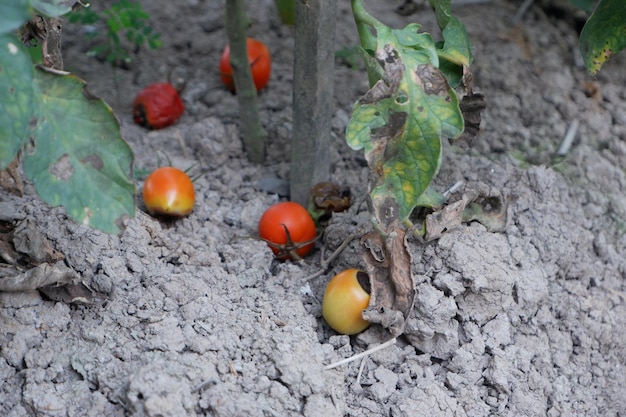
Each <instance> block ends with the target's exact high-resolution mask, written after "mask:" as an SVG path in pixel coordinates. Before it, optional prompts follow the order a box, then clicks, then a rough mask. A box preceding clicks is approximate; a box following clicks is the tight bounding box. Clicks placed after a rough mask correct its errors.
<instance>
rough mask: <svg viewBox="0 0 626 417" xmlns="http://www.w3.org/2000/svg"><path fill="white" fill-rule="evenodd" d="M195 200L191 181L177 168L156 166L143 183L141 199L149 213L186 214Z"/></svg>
mask: <svg viewBox="0 0 626 417" xmlns="http://www.w3.org/2000/svg"><path fill="white" fill-rule="evenodd" d="M195 200H196V196H195V192H194V189H193V182H191V179H190V178H189V176H188V175H187V174H185V173H184V172H183V171H181V170H180V169H178V168H174V167H161V168H157V169H156V170H154V171H153V172H152V173H151V174H150V175H148V178H146V182H145V183H144V185H143V201H144V203H145V204H146V208H147V209H148V211H149V212H150V213H151V214H164V215H168V216H175V217H182V216H186V215H187V214H189V213H191V210H193V205H194V203H195Z"/></svg>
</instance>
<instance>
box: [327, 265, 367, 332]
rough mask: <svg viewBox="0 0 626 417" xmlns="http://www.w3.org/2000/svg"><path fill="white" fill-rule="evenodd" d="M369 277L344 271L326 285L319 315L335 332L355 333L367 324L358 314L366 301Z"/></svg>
mask: <svg viewBox="0 0 626 417" xmlns="http://www.w3.org/2000/svg"><path fill="white" fill-rule="evenodd" d="M369 288H370V285H369V277H368V275H367V274H366V273H365V272H362V271H359V270H357V269H347V270H345V271H343V272H340V273H339V274H337V275H335V276H334V277H333V278H332V279H331V280H330V281H329V282H328V285H327V286H326V291H324V300H323V301H322V316H324V320H326V323H328V325H329V326H330V327H332V328H333V330H335V331H336V332H337V333H341V334H347V335H352V334H357V333H360V332H362V331H363V330H365V329H367V328H368V327H369V325H370V323H369V322H368V321H366V320H364V319H363V316H362V312H363V310H364V309H366V308H367V306H368V305H369V302H370V293H369V291H370V290H369Z"/></svg>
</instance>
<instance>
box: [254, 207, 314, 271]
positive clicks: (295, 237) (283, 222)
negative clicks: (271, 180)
mask: <svg viewBox="0 0 626 417" xmlns="http://www.w3.org/2000/svg"><path fill="white" fill-rule="evenodd" d="M285 227H287V229H288V230H289V235H290V237H291V242H292V243H294V244H298V243H303V242H307V241H309V240H313V239H314V238H315V236H316V230H315V222H314V221H313V218H312V217H311V215H310V214H309V212H308V211H306V209H305V208H304V207H302V206H301V205H300V204H298V203H294V202H291V201H286V202H282V203H276V204H274V205H273V206H271V207H270V208H268V209H267V210H265V213H263V215H262V216H261V219H260V220H259V236H260V237H261V238H262V239H265V240H267V241H269V242H272V243H274V244H276V245H288V244H289V243H290V242H289V241H288V238H287V234H286V232H285ZM313 246H314V243H310V244H308V245H305V246H302V247H300V248H298V249H296V250H295V252H296V253H297V254H298V256H300V257H303V256H304V255H306V254H307V253H309V252H310V251H311V249H312V248H313ZM270 248H271V249H272V251H273V252H274V254H276V255H279V254H281V251H280V250H279V249H278V248H275V247H272V246H270ZM289 258H291V256H289V255H286V254H282V255H280V256H279V259H289Z"/></svg>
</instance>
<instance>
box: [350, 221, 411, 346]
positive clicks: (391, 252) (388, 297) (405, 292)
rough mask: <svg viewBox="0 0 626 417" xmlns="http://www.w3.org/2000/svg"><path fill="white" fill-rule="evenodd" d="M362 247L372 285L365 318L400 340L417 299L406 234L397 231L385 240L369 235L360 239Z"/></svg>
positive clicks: (364, 312)
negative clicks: (399, 337)
mask: <svg viewBox="0 0 626 417" xmlns="http://www.w3.org/2000/svg"><path fill="white" fill-rule="evenodd" d="M361 244H362V245H363V259H364V261H365V269H366V271H367V273H368V275H369V278H370V286H371V298H370V304H369V306H368V308H367V309H366V310H364V311H363V318H364V319H365V320H368V321H370V322H372V323H378V324H380V325H382V326H383V327H384V328H386V329H388V330H389V332H390V333H391V334H392V335H393V336H394V337H397V336H399V335H400V334H402V332H403V331H404V326H405V321H406V319H407V317H408V315H409V313H410V312H411V310H412V309H413V302H414V300H415V283H414V281H413V276H412V274H411V255H410V253H409V251H408V250H407V247H406V242H405V232H404V230H402V229H401V228H395V229H392V230H391V232H390V233H389V234H388V235H387V236H386V237H383V236H381V235H380V234H379V233H377V232H370V233H368V234H367V235H365V236H364V237H363V238H362V239H361Z"/></svg>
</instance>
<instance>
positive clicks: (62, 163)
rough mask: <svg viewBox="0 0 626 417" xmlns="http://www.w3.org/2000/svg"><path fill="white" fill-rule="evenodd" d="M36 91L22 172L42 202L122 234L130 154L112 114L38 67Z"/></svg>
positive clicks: (131, 203)
mask: <svg viewBox="0 0 626 417" xmlns="http://www.w3.org/2000/svg"><path fill="white" fill-rule="evenodd" d="M34 87H35V92H36V94H37V96H38V97H39V99H40V100H41V102H42V103H43V104H42V105H41V106H39V108H38V111H39V113H37V114H36V115H35V117H32V118H31V119H30V123H29V127H30V129H31V130H30V132H29V133H30V135H29V143H28V145H27V147H26V152H24V172H25V173H26V175H27V176H28V177H30V179H32V181H33V183H34V185H35V188H36V190H37V192H38V194H39V196H40V197H41V199H42V200H44V201H45V202H46V203H48V204H50V205H52V206H58V205H63V207H64V208H65V210H66V212H67V213H68V215H69V216H70V217H71V218H72V219H74V220H75V221H77V222H79V223H82V224H86V225H89V226H91V227H95V228H98V229H100V230H103V231H105V232H108V233H119V232H121V231H122V230H123V219H124V218H129V217H132V216H134V214H135V198H134V193H135V184H134V182H133V180H132V160H133V154H132V151H131V150H130V147H129V146H128V144H127V143H126V142H124V140H123V138H122V137H121V135H120V128H119V122H118V120H117V118H116V117H115V115H114V114H113V111H112V109H111V108H110V107H109V106H108V105H107V104H106V103H105V102H104V101H102V100H100V99H96V98H94V97H93V96H91V95H90V94H85V91H86V90H85V88H86V84H85V82H84V81H82V80H81V79H79V78H77V77H76V76H74V75H70V74H60V73H58V72H51V71H48V70H46V69H44V68H41V67H38V68H37V69H36V71H35V82H34Z"/></svg>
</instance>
